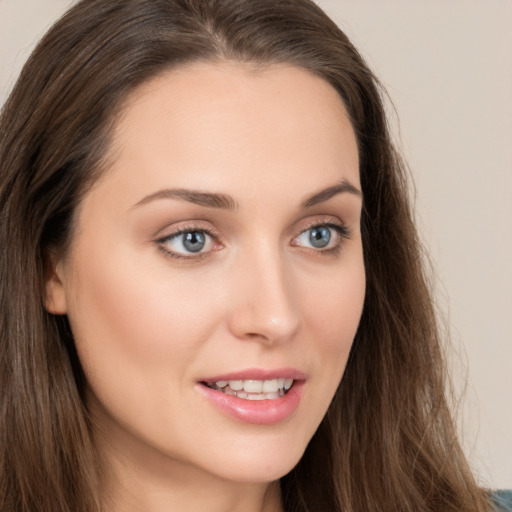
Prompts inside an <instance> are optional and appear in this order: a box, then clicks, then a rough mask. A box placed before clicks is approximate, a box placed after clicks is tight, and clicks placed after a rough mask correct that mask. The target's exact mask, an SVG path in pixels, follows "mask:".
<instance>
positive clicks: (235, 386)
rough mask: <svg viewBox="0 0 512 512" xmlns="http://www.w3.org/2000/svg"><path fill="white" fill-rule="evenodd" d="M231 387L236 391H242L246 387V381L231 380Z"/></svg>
mask: <svg viewBox="0 0 512 512" xmlns="http://www.w3.org/2000/svg"><path fill="white" fill-rule="evenodd" d="M229 387H230V388H231V389H234V390H235V391H240V390H241V389H243V388H244V383H243V381H241V380H230V381H229Z"/></svg>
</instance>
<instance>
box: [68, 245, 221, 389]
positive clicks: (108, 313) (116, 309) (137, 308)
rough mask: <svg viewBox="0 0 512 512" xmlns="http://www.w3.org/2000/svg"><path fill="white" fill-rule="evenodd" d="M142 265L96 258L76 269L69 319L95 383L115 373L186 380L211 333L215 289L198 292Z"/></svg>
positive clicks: (77, 343)
mask: <svg viewBox="0 0 512 512" xmlns="http://www.w3.org/2000/svg"><path fill="white" fill-rule="evenodd" d="M111 262H112V263H111ZM138 263H139V262H138V261H136V260H135V261H134V260H133V259H130V258H127V257H116V258H114V257H112V258H111V259H110V260H109V261H105V260H104V259H101V258H94V255H90V257H89V258H88V260H87V262H86V263H85V264H81V265H76V268H79V269H80V273H79V274H77V275H76V276H75V277H74V283H73V289H75V290H76V293H74V294H73V296H72V300H71V301H70V305H69V313H68V314H69V319H70V323H71V326H72V329H73V333H74V336H75V342H76V345H77V350H78V353H79V356H80V359H81V361H82V365H83V366H84V371H85V372H86V375H87V377H88V379H89V380H90V381H91V380H99V379H100V378H103V376H104V375H113V374H118V375H121V376H123V377H126V376H128V375H129V376H130V378H131V379H132V380H135V379H139V380H140V381H141V382H145V381H147V380H148V379H149V376H150V375H152V376H153V377H158V376H162V379H168V376H169V372H170V370H172V371H173V372H175V373H174V374H175V376H176V377H179V375H180V374H183V372H184V369H186V368H187V364H188V363H189V362H190V361H191V360H193V359H194V357H195V356H196V354H197V352H198V351H199V350H200V347H201V345H202V343H203V341H204V340H205V339H207V338H208V336H209V334H210V330H211V328H212V327H211V326H212V325H213V323H214V321H213V316H214V314H215V313H214V311H212V310H211V308H208V304H211V303H212V300H211V297H210V296H209V292H208V290H205V289H204V288H201V289H200V290H191V289H190V283H189V282H188V283H184V282H181V281H183V279H182V280H181V281H180V278H179V276H173V277H174V278H173V279H170V278H169V277H168V276H166V275H165V274H164V273H160V274H158V273H157V272H156V271H155V268H154V266H150V265H144V264H143V263H141V264H140V265H139V264H138ZM133 269H137V270H136V271H134V270H133ZM186 285H188V286H186Z"/></svg>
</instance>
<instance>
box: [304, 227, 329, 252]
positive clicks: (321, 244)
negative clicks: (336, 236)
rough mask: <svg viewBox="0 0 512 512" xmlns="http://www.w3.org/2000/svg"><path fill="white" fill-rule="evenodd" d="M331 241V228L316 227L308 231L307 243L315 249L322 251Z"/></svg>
mask: <svg viewBox="0 0 512 512" xmlns="http://www.w3.org/2000/svg"><path fill="white" fill-rule="evenodd" d="M330 241H331V228H328V227H327V226H318V227H316V228H312V229H310V230H309V242H310V243H311V245H312V246H313V247H315V248H316V249H324V248H325V247H327V246H328V245H329V242H330Z"/></svg>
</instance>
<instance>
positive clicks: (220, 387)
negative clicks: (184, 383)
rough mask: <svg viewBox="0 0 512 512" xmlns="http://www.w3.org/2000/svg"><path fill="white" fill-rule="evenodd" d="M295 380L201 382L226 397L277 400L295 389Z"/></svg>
mask: <svg viewBox="0 0 512 512" xmlns="http://www.w3.org/2000/svg"><path fill="white" fill-rule="evenodd" d="M294 382H295V381H294V379H290V378H285V377H279V378H276V379H267V380H255V379H247V380H241V379H236V380H217V381H213V382H205V381H203V382H201V384H202V385H203V386H206V387H208V388H210V389H213V390H214V391H219V392H221V393H224V394H225V395H230V396H236V397H237V398H241V399H243V400H277V399H278V398H281V397H283V396H285V395H286V394H287V393H288V392H289V391H290V389H291V388H292V387H293V384H294Z"/></svg>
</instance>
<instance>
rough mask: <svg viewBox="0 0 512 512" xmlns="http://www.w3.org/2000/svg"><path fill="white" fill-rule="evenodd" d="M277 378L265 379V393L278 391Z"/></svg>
mask: <svg viewBox="0 0 512 512" xmlns="http://www.w3.org/2000/svg"><path fill="white" fill-rule="evenodd" d="M277 390H278V386H277V379H273V380H264V381H263V393H277Z"/></svg>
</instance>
